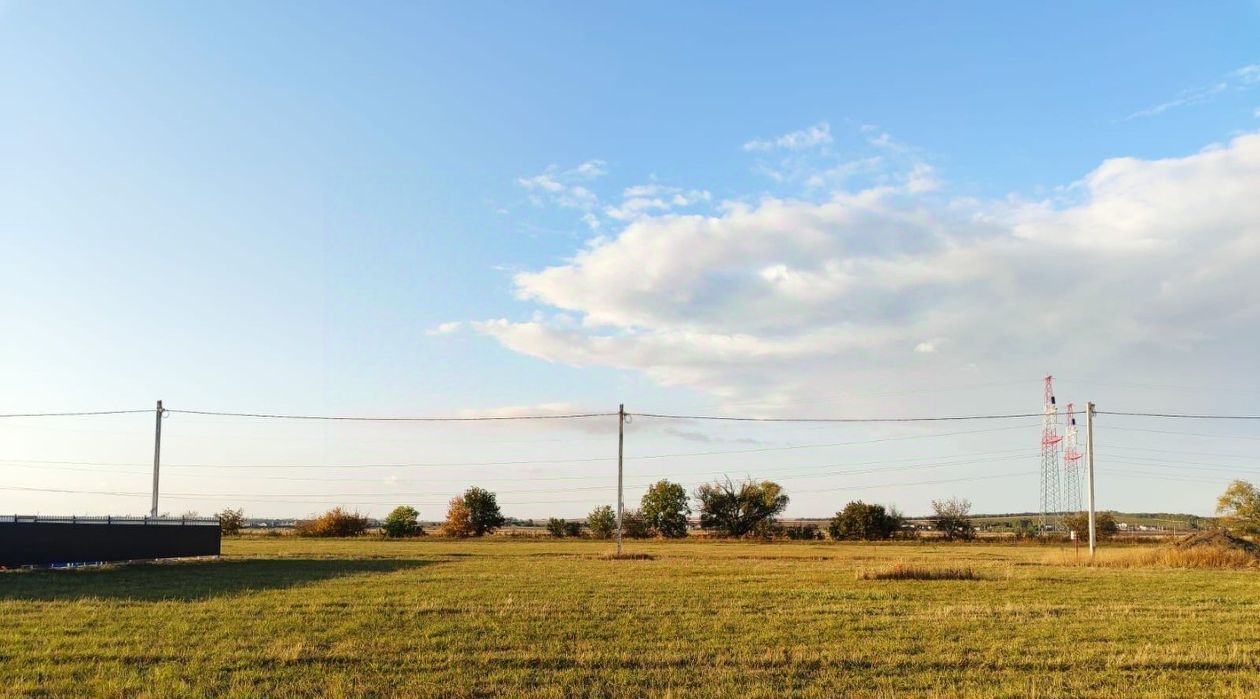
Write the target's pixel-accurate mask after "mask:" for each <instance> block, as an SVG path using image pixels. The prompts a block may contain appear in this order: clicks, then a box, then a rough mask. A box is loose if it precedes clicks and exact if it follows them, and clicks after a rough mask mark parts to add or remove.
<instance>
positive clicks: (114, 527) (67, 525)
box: [0, 515, 220, 568]
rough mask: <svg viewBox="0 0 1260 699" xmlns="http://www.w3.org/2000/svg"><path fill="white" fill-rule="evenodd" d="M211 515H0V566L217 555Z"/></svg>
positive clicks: (216, 533)
mask: <svg viewBox="0 0 1260 699" xmlns="http://www.w3.org/2000/svg"><path fill="white" fill-rule="evenodd" d="M219 543H220V541H219V522H218V520H216V519H200V518H199V519H191V518H179V519H171V518H149V517H145V518H126V517H44V516H38V517H34V516H32V517H24V516H18V515H9V516H7V517H0V567H3V568H16V567H18V566H55V565H71V564H81V563H105V562H111V561H144V560H152V559H155V558H188V557H193V556H217V555H219Z"/></svg>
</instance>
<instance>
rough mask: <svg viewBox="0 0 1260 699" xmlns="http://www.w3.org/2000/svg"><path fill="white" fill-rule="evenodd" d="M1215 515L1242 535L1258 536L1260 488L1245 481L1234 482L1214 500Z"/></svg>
mask: <svg viewBox="0 0 1260 699" xmlns="http://www.w3.org/2000/svg"><path fill="white" fill-rule="evenodd" d="M1216 513H1217V514H1219V515H1223V516H1224V518H1225V524H1226V526H1228V527H1231V528H1233V529H1236V530H1238V531H1239V532H1241V533H1243V534H1260V488H1256V486H1254V485H1252V484H1251V483H1249V482H1247V481H1241V480H1239V481H1234V482H1233V483H1230V484H1229V487H1228V488H1226V489H1225V492H1224V493H1221V496H1220V497H1219V498H1217V500H1216Z"/></svg>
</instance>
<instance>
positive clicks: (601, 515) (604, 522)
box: [586, 505, 617, 539]
mask: <svg viewBox="0 0 1260 699" xmlns="http://www.w3.org/2000/svg"><path fill="white" fill-rule="evenodd" d="M586 526H587V528H589V529H590V530H591V536H592V537H593V538H596V539H609V538H612V536H613V534H615V533H616V532H617V513H615V512H613V508H612V507H610V506H608V505H600V506H599V507H596V508H595V509H594V510H591V513H590V514H589V515H587V516H586Z"/></svg>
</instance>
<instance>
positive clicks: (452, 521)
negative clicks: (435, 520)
mask: <svg viewBox="0 0 1260 699" xmlns="http://www.w3.org/2000/svg"><path fill="white" fill-rule="evenodd" d="M473 531H474V530H473V523H472V510H471V509H469V507H468V504H467V503H465V502H464V498H463V496H459V497H453V498H451V503H450V505H448V506H447V508H446V521H445V522H443V523H442V526H441V527H440V528H439V529H438V533H439V534H441V535H442V536H455V537H460V538H463V537H467V536H472V535H473Z"/></svg>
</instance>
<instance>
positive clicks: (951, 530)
mask: <svg viewBox="0 0 1260 699" xmlns="http://www.w3.org/2000/svg"><path fill="white" fill-rule="evenodd" d="M932 512H934V513H935V517H934V522H933V524H934V525H935V526H936V530H937V531H939V532H940V533H942V534H944V535H945V539H946V540H948V541H954V540H955V539H963V540H969V539H974V538H975V536H976V528H975V525H973V524H972V523H971V501H970V500H966V499H963V498H950V499H948V500H933V501H932Z"/></svg>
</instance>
